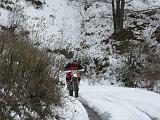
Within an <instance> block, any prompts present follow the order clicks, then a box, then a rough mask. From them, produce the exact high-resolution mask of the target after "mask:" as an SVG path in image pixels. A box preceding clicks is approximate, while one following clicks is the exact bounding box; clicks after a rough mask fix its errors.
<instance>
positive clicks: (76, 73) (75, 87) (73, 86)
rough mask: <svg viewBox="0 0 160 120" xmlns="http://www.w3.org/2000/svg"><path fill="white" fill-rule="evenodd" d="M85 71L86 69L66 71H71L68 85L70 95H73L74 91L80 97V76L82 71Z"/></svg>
mask: <svg viewBox="0 0 160 120" xmlns="http://www.w3.org/2000/svg"><path fill="white" fill-rule="evenodd" d="M82 71H84V69H81V70H68V71H66V73H69V72H70V73H71V80H70V81H69V83H68V85H67V89H68V90H69V95H70V96H73V92H74V94H75V97H76V98H77V97H78V91H79V78H80V72H82Z"/></svg>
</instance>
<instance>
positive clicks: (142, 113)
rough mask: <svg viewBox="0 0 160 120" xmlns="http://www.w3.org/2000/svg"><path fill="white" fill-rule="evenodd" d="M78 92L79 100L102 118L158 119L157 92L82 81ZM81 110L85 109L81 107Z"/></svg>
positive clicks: (159, 115) (159, 116)
mask: <svg viewBox="0 0 160 120" xmlns="http://www.w3.org/2000/svg"><path fill="white" fill-rule="evenodd" d="M79 93H80V97H79V100H80V101H82V102H83V103H85V104H87V105H88V106H89V107H91V108H92V109H93V110H95V111H97V113H98V114H99V115H101V116H102V117H103V118H104V119H107V118H108V119H109V120H160V102H159V101H160V95H159V94H156V93H153V92H150V91H147V90H144V89H139V88H123V87H116V86H100V85H98V86H88V85H87V84H86V83H83V82H81V86H80V91H79ZM75 105H76V104H75ZM77 105H78V106H79V104H77ZM81 112H83V113H84V112H85V111H83V109H82V110H81ZM74 120H76V119H74ZM78 120H87V118H86V119H84V116H83V118H79V119H78Z"/></svg>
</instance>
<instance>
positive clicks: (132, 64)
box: [117, 42, 160, 89]
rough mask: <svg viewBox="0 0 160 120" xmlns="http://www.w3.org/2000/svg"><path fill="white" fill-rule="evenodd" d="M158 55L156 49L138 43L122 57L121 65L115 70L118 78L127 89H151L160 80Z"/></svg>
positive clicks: (146, 44)
mask: <svg viewBox="0 0 160 120" xmlns="http://www.w3.org/2000/svg"><path fill="white" fill-rule="evenodd" d="M159 57H160V56H159V55H158V54H157V53H156V47H155V46H150V45H149V44H148V43H145V42H143V43H138V44H137V45H134V46H131V48H130V50H129V51H128V52H127V53H125V54H123V55H122V58H123V60H122V61H123V65H122V66H121V68H120V69H118V70H117V74H118V78H119V79H120V80H122V82H123V83H124V85H125V86H128V87H137V86H138V87H149V88H151V89H152V88H153V87H154V83H155V81H156V80H159V79H160V76H159V73H160V62H159Z"/></svg>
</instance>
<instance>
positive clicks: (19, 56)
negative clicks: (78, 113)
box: [0, 31, 62, 120]
mask: <svg viewBox="0 0 160 120" xmlns="http://www.w3.org/2000/svg"><path fill="white" fill-rule="evenodd" d="M51 64H53V63H51V61H50V59H49V58H48V55H47V54H46V53H45V52H43V50H40V49H38V48H35V47H34V46H33V45H32V44H31V43H30V42H29V41H27V40H25V39H24V37H23V36H20V35H17V34H15V33H14V32H13V31H1V32H0V96H1V100H0V119H5V118H12V119H16V117H17V116H18V117H20V118H21V119H22V120H23V119H35V118H36V119H39V120H40V119H43V120H44V119H47V117H51V118H54V117H55V116H57V114H58V113H55V112H53V110H52V109H51V106H61V105H62V102H61V87H60V86H59V84H58V81H57V80H56V79H54V78H53V77H51V70H50V66H51ZM58 116H59V115H58Z"/></svg>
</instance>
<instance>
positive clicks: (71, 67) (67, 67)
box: [65, 63, 82, 78]
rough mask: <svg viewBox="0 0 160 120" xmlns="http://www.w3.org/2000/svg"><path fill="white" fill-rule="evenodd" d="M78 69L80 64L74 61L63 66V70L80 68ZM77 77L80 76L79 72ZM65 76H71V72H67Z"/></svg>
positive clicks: (80, 67)
mask: <svg viewBox="0 0 160 120" xmlns="http://www.w3.org/2000/svg"><path fill="white" fill-rule="evenodd" d="M80 69H82V66H81V65H79V64H74V63H68V64H67V65H66V67H65V70H80ZM79 77H80V74H79ZM66 78H71V72H68V73H67V75H66Z"/></svg>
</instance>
